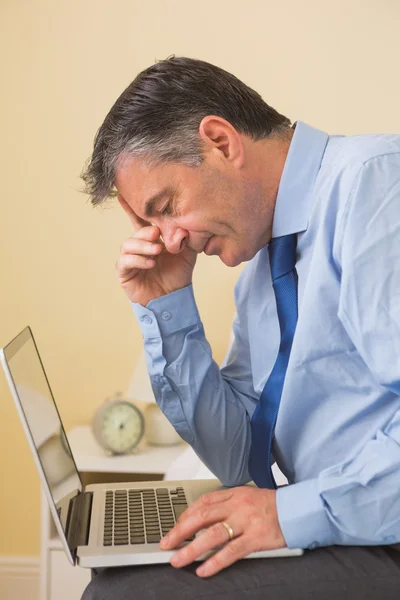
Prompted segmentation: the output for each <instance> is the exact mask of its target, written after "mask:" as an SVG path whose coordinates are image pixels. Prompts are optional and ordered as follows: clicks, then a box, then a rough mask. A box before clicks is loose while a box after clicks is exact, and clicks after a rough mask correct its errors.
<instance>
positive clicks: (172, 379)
mask: <svg viewBox="0 0 400 600" xmlns="http://www.w3.org/2000/svg"><path fill="white" fill-rule="evenodd" d="M249 210H251V207H249ZM293 232H296V233H298V244H297V252H298V259H297V265H296V268H297V272H298V277H299V283H298V285H299V290H298V291H299V318H298V324H297V329H296V333H295V337H294V341H293V346H292V352H291V356H290V360H289V365H288V369H287V373H286V379H285V384H284V388H283V393H282V398H281V403H280V409H279V414H278V420H277V424H276V430H275V440H274V443H273V456H274V459H275V460H276V461H277V464H278V466H279V467H280V469H281V470H282V472H283V473H284V474H285V475H286V477H287V478H288V481H289V485H288V486H284V487H281V488H279V489H278V491H277V508H278V517H279V522H280V525H281V528H282V531H283V534H284V537H285V540H286V543H287V545H288V546H289V547H290V548H293V547H302V548H315V547H317V546H324V545H331V544H345V545H368V544H393V543H395V542H398V541H400V135H399V136H398V135H360V136H350V137H345V136H329V135H327V134H326V133H324V132H322V131H319V130H317V129H314V128H312V127H310V126H309V125H306V124H305V123H302V122H301V121H298V122H297V125H296V129H295V132H294V136H293V138H292V142H291V145H290V149H289V153H288V156H287V159H286V163H285V167H284V170H283V174H282V178H281V182H280V186H279V192H278V197H277V203H276V208H275V214H274V221H273V237H276V236H281V235H286V234H289V233H293ZM235 299H236V307H237V314H236V317H235V320H234V324H233V332H234V342H233V344H232V347H231V348H230V350H229V353H228V355H227V357H226V359H225V361H224V365H223V366H222V368H221V369H220V368H219V367H218V365H217V364H216V363H215V362H214V361H213V359H212V355H211V349H210V346H209V344H208V342H207V340H206V338H205V336H204V330H203V326H202V323H201V320H200V317H199V314H198V311H197V308H196V304H195V300H194V296H193V290H192V286H188V287H186V288H184V289H182V290H178V291H176V292H173V293H172V294H169V295H168V296H164V297H161V298H158V299H156V300H152V301H151V302H149V304H148V305H147V306H146V307H143V306H141V305H139V304H134V305H133V309H134V312H135V314H136V316H137V318H138V320H139V323H140V326H141V330H142V333H143V337H144V345H145V350H146V357H147V365H148V369H149V373H150V376H151V380H152V385H153V389H154V392H155V395H156V398H157V402H158V404H159V405H160V407H161V409H162V410H163V412H164V413H165V414H166V415H167V417H168V419H169V420H170V421H171V423H172V424H173V425H174V426H175V428H176V429H177V431H178V432H179V433H180V435H181V436H182V438H183V439H184V440H186V441H187V442H188V443H189V444H190V445H191V446H192V447H193V448H194V450H195V451H196V453H197V454H198V455H199V457H200V458H201V459H202V460H203V461H204V463H205V464H206V465H207V466H208V467H209V468H210V469H211V470H212V471H213V472H214V473H215V475H216V476H217V477H218V478H219V479H220V480H221V481H222V482H223V483H224V484H225V485H229V486H233V485H241V484H244V483H246V482H247V481H249V479H250V477H249V473H248V469H247V462H248V456H249V448H250V436H251V431H250V419H251V416H252V414H253V411H254V409H255V406H256V404H257V402H258V398H259V396H260V394H261V392H262V389H263V387H264V384H265V382H266V380H267V378H268V377H269V374H270V372H271V370H272V368H273V365H274V362H275V359H276V355H277V352H278V347H279V341H280V333H279V324H278V317H277V314H276V304H275V298H274V293H273V289H272V283H271V275H270V269H269V261H268V249H267V247H265V248H263V249H261V250H260V251H259V252H258V254H257V255H256V256H255V257H254V258H253V259H252V260H251V261H250V262H249V263H248V264H247V265H246V267H245V269H244V270H243V271H242V273H241V275H240V277H239V280H238V283H237V285H236V288H235Z"/></svg>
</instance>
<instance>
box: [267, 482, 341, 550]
mask: <svg viewBox="0 0 400 600" xmlns="http://www.w3.org/2000/svg"><path fill="white" fill-rule="evenodd" d="M276 505H277V511H278V519H279V524H280V526H281V529H282V533H283V536H284V538H285V541H286V545H287V547H288V548H309V549H310V550H313V549H314V548H318V546H331V545H332V544H333V543H334V542H333V536H332V530H331V524H330V521H329V519H328V517H327V516H326V513H325V509H324V505H323V501H322V499H321V497H320V495H319V491H318V479H308V480H307V481H301V482H300V483H294V484H292V485H285V486H283V487H280V488H278V490H277V492H276Z"/></svg>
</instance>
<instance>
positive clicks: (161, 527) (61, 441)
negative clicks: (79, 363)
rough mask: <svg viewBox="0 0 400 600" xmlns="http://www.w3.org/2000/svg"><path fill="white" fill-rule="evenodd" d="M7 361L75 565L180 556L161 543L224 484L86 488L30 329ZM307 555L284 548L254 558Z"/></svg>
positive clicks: (0, 354) (4, 355)
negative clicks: (186, 514)
mask: <svg viewBox="0 0 400 600" xmlns="http://www.w3.org/2000/svg"><path fill="white" fill-rule="evenodd" d="M0 361H1V363H2V366H3V369H4V372H5V375H6V379H7V382H8V385H9V386H10V390H11V394H12V397H13V399H14V402H15V404H16V407H17V411H18V414H19V416H20V419H21V422H22V426H23V428H24V431H25V434H26V437H27V439H28V443H29V446H30V449H31V451H32V454H33V458H34V461H35V464H36V467H37V470H38V472H39V476H40V479H41V483H42V486H43V488H44V491H45V494H46V497H47V500H48V503H49V506H50V511H51V514H52V516H53V519H54V522H55V525H56V528H57V532H58V535H59V537H60V539H61V542H62V545H63V548H64V551H65V553H66V555H67V557H68V559H69V561H70V562H71V564H73V565H79V566H81V567H86V568H97V567H117V566H122V565H143V564H156V563H166V562H169V560H170V558H171V557H172V555H173V554H174V552H175V551H165V550H161V549H160V546H159V542H160V539H161V538H162V536H164V535H165V534H166V533H167V532H168V531H169V530H170V529H172V527H173V526H174V525H175V523H176V521H177V519H178V518H179V516H180V515H181V514H182V512H183V511H184V510H185V509H186V508H187V506H188V505H189V504H190V503H191V502H194V501H195V500H196V499H197V498H199V497H200V496H201V495H202V494H204V493H206V492H209V491H212V490H216V489H224V488H223V486H222V485H221V483H220V482H219V481H218V480H215V479H205V480H187V481H153V482H151V481H146V482H127V483H107V484H91V485H87V486H86V487H84V486H83V485H82V480H81V477H80V475H79V472H78V470H77V468H76V464H75V461H74V457H73V455H72V452H71V448H70V446H69V443H68V439H67V436H66V434H65V430H64V427H63V424H62V421H61V418H60V415H59V412H58V409H57V406H56V404H55V401H54V397H53V394H52V391H51V389H50V385H49V382H48V379H47V376H46V373H45V370H44V367H43V363H42V360H41V358H40V356H39V352H38V349H37V346H36V343H35V340H34V338H33V335H32V331H31V329H30V327H26V328H25V329H24V330H23V331H21V333H20V334H19V335H17V336H16V337H15V338H14V339H13V340H12V341H11V342H10V343H9V344H7V345H6V346H5V347H4V348H2V349H0ZM188 541H189V540H187V541H186V542H185V543H188ZM215 550H216V549H215ZM215 550H214V552H215ZM302 553H303V550H301V549H290V550H289V549H288V548H284V549H280V550H269V551H262V552H254V553H252V554H249V555H248V556H247V557H246V558H262V557H276V556H298V555H300V554H302ZM210 554H212V552H208V553H206V554H204V555H203V556H201V557H200V558H199V559H198V560H204V559H205V558H207V557H208V556H210Z"/></svg>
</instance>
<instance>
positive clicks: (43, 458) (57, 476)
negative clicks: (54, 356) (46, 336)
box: [4, 327, 82, 533]
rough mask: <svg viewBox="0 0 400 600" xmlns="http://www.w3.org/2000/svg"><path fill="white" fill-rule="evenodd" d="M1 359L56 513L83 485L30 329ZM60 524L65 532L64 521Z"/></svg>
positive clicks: (6, 348)
mask: <svg viewBox="0 0 400 600" xmlns="http://www.w3.org/2000/svg"><path fill="white" fill-rule="evenodd" d="M4 356H5V359H6V362H7V365H8V370H9V373H10V375H11V378H12V380H13V384H14V386H13V387H15V392H16V394H17V396H18V400H19V402H18V404H19V405H20V407H21V409H22V411H23V414H24V416H25V420H26V424H27V426H28V429H29V432H30V436H31V440H32V442H33V444H34V446H35V449H36V451H37V455H38V458H39V461H40V464H41V466H42V470H43V474H44V476H45V478H46V481H47V484H48V488H49V490H50V494H51V497H52V500H53V502H54V504H55V507H56V510H58V509H59V503H60V500H61V499H62V498H65V496H67V495H70V494H72V493H74V495H75V494H76V492H77V490H80V491H81V490H82V483H81V480H80V477H79V474H78V471H77V468H76V466H75V462H74V460H73V458H72V455H71V450H70V447H69V444H68V441H67V439H66V436H65V432H64V428H63V426H62V423H61V419H60V416H59V414H58V410H57V407H56V405H55V402H54V398H53V394H52V392H51V389H50V386H49V382H48V381H47V377H46V374H45V371H44V368H43V365H42V362H41V359H40V356H39V352H38V350H37V347H36V344H35V342H34V339H33V336H32V332H31V330H30V328H29V327H27V328H26V329H24V330H23V331H22V332H21V333H20V334H19V335H18V336H17V337H16V338H15V339H14V340H13V341H12V342H10V343H9V344H8V345H7V346H6V347H5V348H4ZM60 522H61V525H62V527H63V529H64V533H65V520H64V519H61V521H60Z"/></svg>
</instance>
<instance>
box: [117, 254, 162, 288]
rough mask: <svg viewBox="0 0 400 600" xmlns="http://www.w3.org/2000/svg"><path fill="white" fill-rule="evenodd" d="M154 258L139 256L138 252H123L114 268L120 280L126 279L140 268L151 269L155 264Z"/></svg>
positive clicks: (130, 277)
mask: <svg viewBox="0 0 400 600" xmlns="http://www.w3.org/2000/svg"><path fill="white" fill-rule="evenodd" d="M155 264H156V263H155V260H154V259H153V258H149V257H147V256H140V255H139V254H124V255H122V256H121V257H120V259H119V260H118V262H117V264H116V265H115V269H116V272H117V277H118V278H119V279H120V280H124V281H122V282H121V283H124V282H125V281H128V280H129V279H132V277H134V276H135V275H136V272H137V271H138V270H140V269H152V268H153V267H154V265H155Z"/></svg>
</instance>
